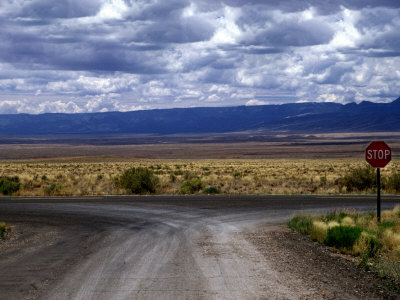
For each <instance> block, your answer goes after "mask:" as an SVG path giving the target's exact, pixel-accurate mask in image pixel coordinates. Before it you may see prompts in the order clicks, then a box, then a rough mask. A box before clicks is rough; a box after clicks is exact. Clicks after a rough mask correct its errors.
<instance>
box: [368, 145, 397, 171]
mask: <svg viewBox="0 0 400 300" xmlns="http://www.w3.org/2000/svg"><path fill="white" fill-rule="evenodd" d="M365 160H366V161H367V162H368V163H369V164H370V165H371V166H373V167H374V168H384V167H385V166H386V165H387V164H388V163H389V162H390V161H391V160H392V149H390V147H389V146H388V145H387V144H386V143H385V142H381V141H380V142H372V143H371V144H369V146H368V147H367V149H366V150H365Z"/></svg>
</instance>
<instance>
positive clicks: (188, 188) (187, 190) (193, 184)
mask: <svg viewBox="0 0 400 300" xmlns="http://www.w3.org/2000/svg"><path fill="white" fill-rule="evenodd" d="M203 188H204V184H203V183H202V182H201V180H200V179H199V178H194V179H191V180H188V181H185V182H183V183H182V184H181V186H180V191H181V193H183V194H194V193H196V192H198V191H200V190H202V189H203Z"/></svg>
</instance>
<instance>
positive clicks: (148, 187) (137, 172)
mask: <svg viewBox="0 0 400 300" xmlns="http://www.w3.org/2000/svg"><path fill="white" fill-rule="evenodd" d="M116 183H117V185H118V186H119V187H121V188H123V189H125V190H126V191H127V193H130V194H149V193H155V192H156V190H157V187H158V183H159V179H158V177H157V176H155V175H154V173H153V171H151V170H149V169H147V168H143V167H138V168H131V169H128V170H126V171H125V172H124V173H123V174H122V175H121V176H120V177H119V178H117V180H116Z"/></svg>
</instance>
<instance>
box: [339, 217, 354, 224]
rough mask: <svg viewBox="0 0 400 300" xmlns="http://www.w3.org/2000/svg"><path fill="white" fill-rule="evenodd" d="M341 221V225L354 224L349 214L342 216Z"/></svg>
mask: <svg viewBox="0 0 400 300" xmlns="http://www.w3.org/2000/svg"><path fill="white" fill-rule="evenodd" d="M341 223H342V225H343V226H354V225H355V223H354V220H353V218H351V217H349V216H346V217H344V218H343V219H342V222H341Z"/></svg>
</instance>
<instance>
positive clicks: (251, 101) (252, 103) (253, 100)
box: [246, 99, 269, 106]
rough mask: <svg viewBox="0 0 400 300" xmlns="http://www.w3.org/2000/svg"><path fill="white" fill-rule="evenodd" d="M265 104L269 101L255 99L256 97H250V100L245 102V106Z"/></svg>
mask: <svg viewBox="0 0 400 300" xmlns="http://www.w3.org/2000/svg"><path fill="white" fill-rule="evenodd" d="M266 104H269V103H268V102H265V101H260V100H257V99H251V100H249V101H247V102H246V106H253V105H266Z"/></svg>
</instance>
